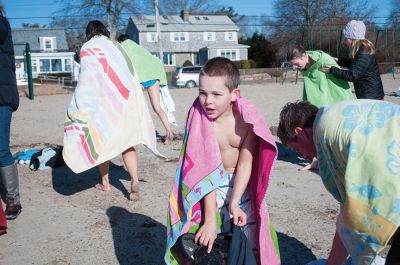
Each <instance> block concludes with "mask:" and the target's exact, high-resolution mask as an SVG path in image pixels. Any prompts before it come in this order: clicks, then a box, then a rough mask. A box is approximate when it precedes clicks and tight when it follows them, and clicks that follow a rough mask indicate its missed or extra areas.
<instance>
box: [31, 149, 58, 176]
mask: <svg viewBox="0 0 400 265" xmlns="http://www.w3.org/2000/svg"><path fill="white" fill-rule="evenodd" d="M62 149H63V147H62V146H49V147H46V148H43V149H42V150H40V151H39V152H37V153H35V154H33V155H32V157H31V160H30V162H29V168H30V169H31V170H38V169H46V168H57V167H61V166H64V165H65V162H64V159H63V156H62Z"/></svg>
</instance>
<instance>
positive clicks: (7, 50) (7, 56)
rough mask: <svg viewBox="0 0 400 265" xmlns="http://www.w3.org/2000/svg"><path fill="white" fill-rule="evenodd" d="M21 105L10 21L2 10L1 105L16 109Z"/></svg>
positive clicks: (0, 40) (0, 53)
mask: <svg viewBox="0 0 400 265" xmlns="http://www.w3.org/2000/svg"><path fill="white" fill-rule="evenodd" d="M18 105H19V96H18V90H17V80H16V78H15V57H14V46H13V41H12V37H11V28H10V23H9V22H8V20H7V18H5V17H4V16H3V14H1V12H0V106H10V107H11V108H12V109H13V110H16V109H17V108H18Z"/></svg>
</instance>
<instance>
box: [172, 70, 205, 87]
mask: <svg viewBox="0 0 400 265" xmlns="http://www.w3.org/2000/svg"><path fill="white" fill-rule="evenodd" d="M200 69H201V66H183V67H177V68H176V70H175V72H174V74H173V75H172V84H173V85H174V86H177V87H188V88H192V87H195V86H198V85H199V73H200Z"/></svg>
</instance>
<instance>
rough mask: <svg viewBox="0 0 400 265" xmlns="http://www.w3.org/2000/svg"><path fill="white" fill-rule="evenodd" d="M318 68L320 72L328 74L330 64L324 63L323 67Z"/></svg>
mask: <svg viewBox="0 0 400 265" xmlns="http://www.w3.org/2000/svg"><path fill="white" fill-rule="evenodd" d="M319 70H320V71H321V72H324V73H326V74H329V73H330V70H331V66H330V65H324V66H323V67H321V68H319Z"/></svg>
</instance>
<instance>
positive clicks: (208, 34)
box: [204, 32, 215, 41]
mask: <svg viewBox="0 0 400 265" xmlns="http://www.w3.org/2000/svg"><path fill="white" fill-rule="evenodd" d="M204 41H215V32H204Z"/></svg>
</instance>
